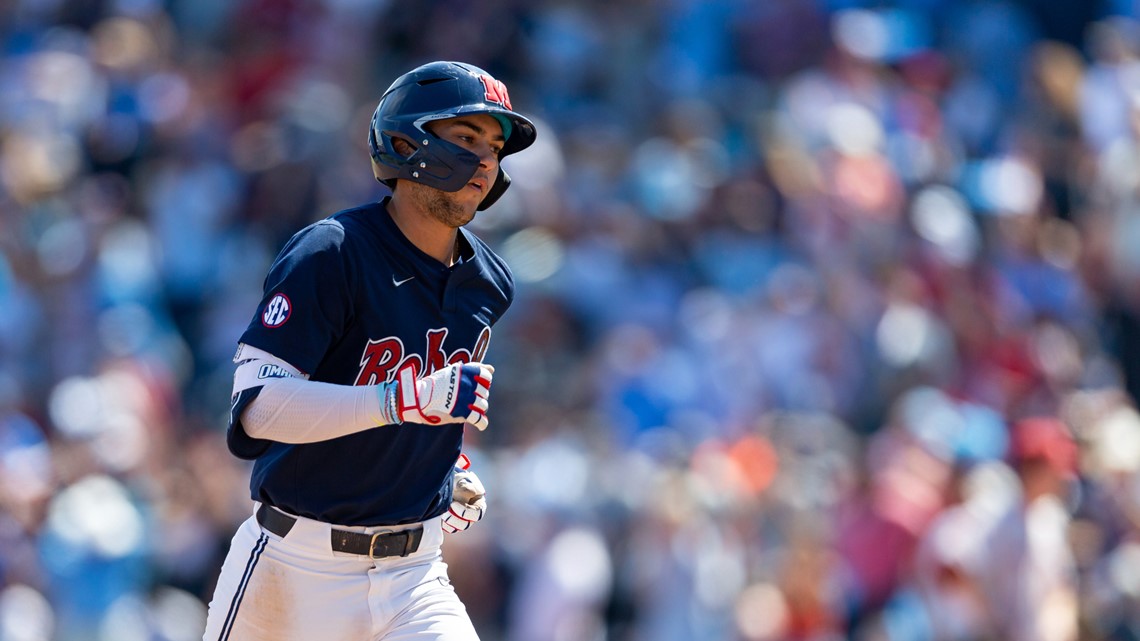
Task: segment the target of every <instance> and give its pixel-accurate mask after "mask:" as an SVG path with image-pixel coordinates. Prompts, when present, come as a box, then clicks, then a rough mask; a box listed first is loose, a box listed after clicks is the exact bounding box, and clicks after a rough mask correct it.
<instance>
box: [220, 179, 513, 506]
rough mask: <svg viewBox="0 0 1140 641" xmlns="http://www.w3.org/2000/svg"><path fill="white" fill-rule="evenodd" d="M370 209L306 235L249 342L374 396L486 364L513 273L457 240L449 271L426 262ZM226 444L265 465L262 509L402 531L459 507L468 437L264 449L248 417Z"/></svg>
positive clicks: (256, 480)
mask: <svg viewBox="0 0 1140 641" xmlns="http://www.w3.org/2000/svg"><path fill="white" fill-rule="evenodd" d="M386 204H387V200H385V201H383V202H381V203H372V204H369V205H365V206H362V207H357V208H354V209H348V210H345V211H342V212H339V213H337V214H334V215H333V216H330V217H329V218H326V219H324V220H321V221H319V222H316V223H314V224H312V225H310V226H308V227H306V228H305V229H303V230H301V231H300V232H298V233H297V234H296V235H295V236H293V238H292V239H291V240H290V241H289V242H288V243H287V244H286V245H285V247H284V249H282V250H281V253H280V254H279V255H278V257H277V259H276V260H275V261H274V263H273V266H272V267H271V268H270V270H269V274H268V276H267V277H266V279H265V287H264V296H263V298H262V300H261V304H260V305H259V306H258V309H257V314H256V315H255V316H254V318H253V320H252V321H251V322H250V324H249V327H248V328H246V330H245V333H244V334H242V336H241V342H242V343H245V344H248V345H250V346H252V347H256V348H259V349H262V350H265V351H267V352H269V353H270V354H273V355H274V356H277V357H278V358H280V359H282V360H284V361H286V362H288V363H290V364H291V365H293V366H294V367H296V368H297V369H299V370H301V371H302V372H304V373H306V374H308V375H309V377H310V379H311V380H314V381H323V382H327V383H336V384H340V385H376V384H380V383H384V382H387V381H390V380H392V379H393V378H394V377H395V374H396V372H397V370H398V369H400V368H401V367H403V366H405V365H408V364H411V365H412V366H413V367H415V368H416V370H417V372H418V374H419V375H420V376H423V375H426V374H429V373H431V372H433V371H435V370H436V369H439V368H441V367H444V366H445V365H448V364H451V363H455V362H458V361H464V362H467V361H482V360H483V356H484V354H485V352H486V350H487V346H488V343H489V341H490V339H491V327H492V325H494V324H495V322H497V321H498V320H499V318H501V317H502V315H503V313H504V312H506V310H507V307H508V306H510V304H511V299H512V297H513V295H514V284H513V279H512V277H511V273H510V271H509V269H508V268H507V266H506V264H505V263H504V262H503V261H502V259H500V258H499V257H498V256H496V255H495V254H494V253H493V252H492V251H491V250H490V249H489V248H488V247H487V246H486V245H485V244H484V243H483V242H482V241H481V240H479V239H478V238H476V237H475V236H474V235H473V234H471V233H469V232H467V231H466V230H464V229H460V230H459V245H460V252H461V256H462V258H461V260H460V262H459V263H457V264H456V265H454V266H452V267H447V266H445V265H443V264H441V263H440V262H439V261H437V260H435V259H434V258H432V257H430V256H428V255H427V254H425V253H423V252H422V251H420V250H419V249H418V248H417V247H415V245H413V244H412V243H411V241H409V240H408V239H407V238H406V237H405V236H404V235H403V233H402V232H401V231H400V230H399V228H398V227H397V226H396V223H395V221H393V220H392V218H391V216H389V215H388V212H387V210H386V209H385V205H386ZM259 389H260V388H258V389H257V390H247V392H251V393H250V394H246V395H245V397H244V398H243V397H239V398H238V399H237V400H236V402H235V406H234V410H233V412H232V414H231V421H230V427H229V431H228V437H227V442H228V444H229V447H230V450H231V451H232V452H233V453H234V454H235V455H236V456H239V457H242V458H247V459H256V462H255V463H254V467H253V474H252V477H251V480H250V491H251V493H252V496H253V498H254V499H255V500H258V501H262V502H264V503H268V504H270V505H274V506H276V507H279V508H281V509H283V510H285V511H287V512H291V513H293V514H298V515H301V516H305V517H308V518H312V519H317V520H320V521H325V522H329V523H337V524H342V525H394V524H401V523H412V522H416V521H422V520H425V519H429V518H432V517H434V516H437V515H439V514H442V513H443V512H444V511H446V509H447V506H448V505H449V504H450V502H451V475H452V467H453V465H454V463H455V461H456V459H457V458H458V456H459V451H460V447H461V445H462V440H463V425H462V424H449V425H421V424H418V423H408V424H397V425H387V426H383V427H380V428H377V429H370V430H364V431H363V432H358V433H356V434H350V435H348V436H343V437H340V438H336V439H332V440H329V441H323V442H319V443H306V444H301V445H291V444H286V443H278V442H275V441H268V440H261V439H254V438H251V437H250V436H248V435H247V434H246V433H245V431H244V430H243V429H242V426H241V423H240V421H239V420H238V418H237V417H239V416H240V415H241V410H242V409H243V408H244V407H245V405H247V404H248V403H249V401H250V400H252V398H254V397H255V396H256V393H257V391H258V390H259Z"/></svg>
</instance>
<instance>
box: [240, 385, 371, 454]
mask: <svg viewBox="0 0 1140 641" xmlns="http://www.w3.org/2000/svg"><path fill="white" fill-rule="evenodd" d="M380 416H381V412H380V400H379V397H378V395H377V393H376V388H375V387H374V386H355V385H334V384H331V383H321V382H317V381H309V380H305V379H302V378H291V377H288V378H274V379H271V380H267V381H266V382H265V385H264V387H262V389H261V393H260V394H258V396H257V398H255V399H254V400H253V401H251V402H250V404H249V405H248V406H247V407H246V408H245V411H244V412H242V416H241V418H242V426H243V427H244V428H245V431H246V433H247V434H249V435H250V436H252V437H254V438H262V439H268V440H272V441H280V442H282V443H316V442H319V441H327V440H330V439H334V438H337V437H340V436H346V435H348V434H355V433H356V432H360V431H363V430H366V429H369V428H372V427H376V426H377V425H381V424H383V420H382V419H381V418H379V417H380Z"/></svg>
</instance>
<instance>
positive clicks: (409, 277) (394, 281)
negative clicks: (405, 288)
mask: <svg viewBox="0 0 1140 641" xmlns="http://www.w3.org/2000/svg"><path fill="white" fill-rule="evenodd" d="M413 278H415V276H408V277H407V278H405V279H404V280H396V277H395V276H394V275H393V276H392V284H393V285H395V286H396V287H399V286H400V285H403V284H404V283H406V282H408V281H409V280H412V279H413Z"/></svg>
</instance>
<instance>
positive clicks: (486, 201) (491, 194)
mask: <svg viewBox="0 0 1140 641" xmlns="http://www.w3.org/2000/svg"><path fill="white" fill-rule="evenodd" d="M510 186H511V177H510V176H508V175H507V172H505V171H503V167H502V166H501V165H500V166H499V176H498V177H497V178H496V179H495V184H493V185H491V188H490V189H488V190H487V195H486V196H484V197H483V201H482V202H480V203H479V206H478V207H477V208H476V209H478V210H479V211H483V210H484V209H486V208H488V207H490V206H491V205H494V204H495V201H496V200H498V199H499V196H502V195H503V192H505V191H507V187H510Z"/></svg>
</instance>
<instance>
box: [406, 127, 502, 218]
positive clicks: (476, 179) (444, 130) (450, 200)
mask: <svg viewBox="0 0 1140 641" xmlns="http://www.w3.org/2000/svg"><path fill="white" fill-rule="evenodd" d="M429 127H430V128H431V131H432V133H434V134H435V135H436V136H438V137H440V138H442V139H444V140H446V141H448V142H450V143H453V144H456V145H458V146H460V147H462V148H463V149H466V150H467V151H470V152H471V153H473V154H475V155H476V156H478V157H479V168H478V169H476V170H475V175H474V176H472V177H471V180H469V181H467V184H466V185H464V186H463V188H462V189H460V190H459V191H452V192H447V191H440V190H438V189H432V188H431V187H425V186H423V185H416V187H418V188H413V194H414V197H415V199H416V200H418V201H420V203H421V204H422V205H424V208H425V209H427V211H429V212H432V213H433V214H434V215H435V216H436V217H437V218H439V219H440V221H441V222H443V223H445V224H447V225H449V226H451V227H461V226H463V225H466V224H467V223H469V222H471V219H472V218H474V217H475V210H476V208H477V207H478V206H479V203H481V202H483V199H484V198H486V197H487V192H488V191H490V189H491V187H492V186H493V185H494V184H495V179H496V178H497V177H498V175H499V154H500V153H502V151H503V143H504V142H505V139H504V138H503V128H502V126H501V125H500V124H499V121H498V120H496V119H495V118H494V117H493V116H488V115H487V114H471V115H464V116H459V117H458V118H447V119H445V120H437V121H435V122H434V123H431V124H430V125H429ZM413 184H414V183H413Z"/></svg>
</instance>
